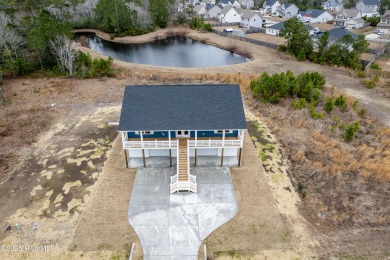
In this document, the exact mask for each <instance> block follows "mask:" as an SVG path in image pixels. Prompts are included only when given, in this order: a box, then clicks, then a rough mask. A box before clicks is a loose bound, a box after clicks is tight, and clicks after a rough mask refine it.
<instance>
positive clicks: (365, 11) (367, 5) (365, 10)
mask: <svg viewBox="0 0 390 260" xmlns="http://www.w3.org/2000/svg"><path fill="white" fill-rule="evenodd" d="M379 4H380V1H379V0H360V1H359V2H358V3H357V4H356V9H358V10H360V12H362V16H367V17H373V16H379V11H378V8H379Z"/></svg>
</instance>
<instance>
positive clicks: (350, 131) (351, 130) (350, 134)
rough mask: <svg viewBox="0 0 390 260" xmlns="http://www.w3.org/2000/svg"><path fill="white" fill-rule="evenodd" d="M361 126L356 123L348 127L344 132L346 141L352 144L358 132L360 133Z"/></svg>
mask: <svg viewBox="0 0 390 260" xmlns="http://www.w3.org/2000/svg"><path fill="white" fill-rule="evenodd" d="M359 129H360V124H359V122H354V123H352V124H350V125H348V126H347V127H346V128H345V130H344V140H345V141H347V142H350V141H351V140H352V139H353V138H354V137H355V135H356V132H357V131H359Z"/></svg>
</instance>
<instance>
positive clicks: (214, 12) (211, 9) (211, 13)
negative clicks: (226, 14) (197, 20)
mask: <svg viewBox="0 0 390 260" xmlns="http://www.w3.org/2000/svg"><path fill="white" fill-rule="evenodd" d="M221 11H222V7H221V6H219V5H213V4H211V5H208V6H207V7H206V16H207V18H218V14H220V13H221Z"/></svg>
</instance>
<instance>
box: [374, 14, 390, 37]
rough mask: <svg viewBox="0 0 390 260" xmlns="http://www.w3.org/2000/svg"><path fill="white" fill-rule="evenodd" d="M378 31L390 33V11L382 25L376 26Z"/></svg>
mask: <svg viewBox="0 0 390 260" xmlns="http://www.w3.org/2000/svg"><path fill="white" fill-rule="evenodd" d="M376 29H378V30H381V31H383V32H384V33H390V10H387V11H386V12H385V14H384V15H383V16H382V18H381V21H380V23H378V25H377V26H376Z"/></svg>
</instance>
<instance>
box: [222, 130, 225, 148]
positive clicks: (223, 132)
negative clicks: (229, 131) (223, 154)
mask: <svg viewBox="0 0 390 260" xmlns="http://www.w3.org/2000/svg"><path fill="white" fill-rule="evenodd" d="M225 131H226V130H222V147H224V146H225Z"/></svg>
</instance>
